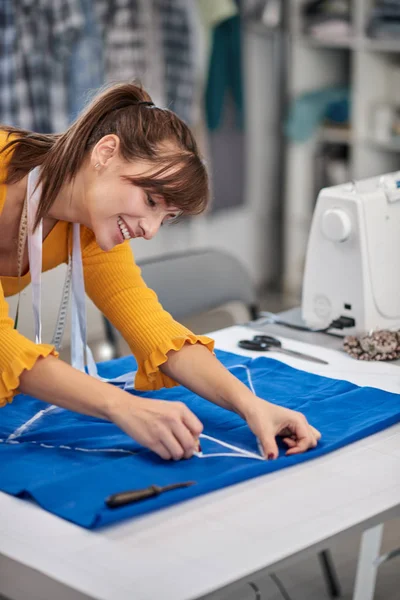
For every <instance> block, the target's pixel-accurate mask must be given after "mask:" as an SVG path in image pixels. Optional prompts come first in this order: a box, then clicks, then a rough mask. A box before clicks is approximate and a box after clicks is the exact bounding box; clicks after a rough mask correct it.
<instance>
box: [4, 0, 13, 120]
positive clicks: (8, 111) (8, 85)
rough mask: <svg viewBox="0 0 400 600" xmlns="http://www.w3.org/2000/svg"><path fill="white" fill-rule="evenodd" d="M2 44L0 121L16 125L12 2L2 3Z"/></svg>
mask: <svg viewBox="0 0 400 600" xmlns="http://www.w3.org/2000/svg"><path fill="white" fill-rule="evenodd" d="M0 44H1V46H0V47H1V51H0V122H1V123H5V124H7V125H15V123H16V118H17V116H16V104H15V97H14V94H15V19H14V9H13V5H12V2H1V3H0Z"/></svg>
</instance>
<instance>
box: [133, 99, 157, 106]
mask: <svg viewBox="0 0 400 600" xmlns="http://www.w3.org/2000/svg"><path fill="white" fill-rule="evenodd" d="M136 104H137V105H142V106H154V102H148V101H147V100H140V102H136Z"/></svg>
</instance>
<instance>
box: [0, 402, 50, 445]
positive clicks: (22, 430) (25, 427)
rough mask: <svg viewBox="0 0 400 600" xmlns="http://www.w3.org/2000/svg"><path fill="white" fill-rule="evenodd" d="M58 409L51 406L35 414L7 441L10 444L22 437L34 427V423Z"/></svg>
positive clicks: (11, 434)
mask: <svg viewBox="0 0 400 600" xmlns="http://www.w3.org/2000/svg"><path fill="white" fill-rule="evenodd" d="M56 408H58V406H53V405H51V406H48V407H47V408H45V409H43V410H39V412H37V413H36V414H34V415H33V417H31V418H30V419H29V420H28V421H26V422H25V423H23V424H22V425H21V426H20V427H17V429H16V430H15V431H13V432H12V433H10V435H9V436H8V438H7V440H6V441H7V442H10V441H11V440H15V439H16V438H18V437H20V436H21V435H22V434H23V433H25V431H27V430H28V429H30V428H31V427H32V425H33V423H35V422H36V421H38V420H39V419H41V418H42V417H43V416H44V415H46V414H48V413H49V412H52V411H53V410H55V409H56Z"/></svg>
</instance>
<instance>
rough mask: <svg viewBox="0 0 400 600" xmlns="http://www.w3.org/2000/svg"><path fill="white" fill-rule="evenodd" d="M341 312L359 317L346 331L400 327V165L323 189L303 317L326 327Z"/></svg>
mask: <svg viewBox="0 0 400 600" xmlns="http://www.w3.org/2000/svg"><path fill="white" fill-rule="evenodd" d="M341 316H346V317H351V318H353V319H354V321H355V325H354V327H351V328H349V329H344V330H343V331H342V333H343V334H345V335H348V334H355V335H359V334H364V333H366V332H368V331H369V330H371V329H377V328H378V329H400V171H398V172H396V173H388V174H386V175H382V176H380V177H371V178H369V179H363V180H360V181H356V182H352V183H346V184H343V185H337V186H333V187H330V188H324V189H322V190H321V191H320V193H319V195H318V200H317V204H316V207H315V211H314V216H313V220H312V225H311V232H310V237H309V241H308V248H307V256H306V265H305V272H304V280H303V297H302V317H303V320H304V321H305V322H306V324H307V325H308V326H310V327H313V328H314V327H315V328H324V327H327V326H328V325H329V324H330V323H331V322H332V321H333V320H334V319H337V318H339V317H341Z"/></svg>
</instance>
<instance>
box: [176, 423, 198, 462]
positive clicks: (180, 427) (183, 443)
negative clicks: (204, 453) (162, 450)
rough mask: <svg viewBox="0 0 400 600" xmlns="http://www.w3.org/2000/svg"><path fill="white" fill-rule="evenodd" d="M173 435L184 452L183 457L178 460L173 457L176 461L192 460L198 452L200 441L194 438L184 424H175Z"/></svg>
mask: <svg viewBox="0 0 400 600" xmlns="http://www.w3.org/2000/svg"><path fill="white" fill-rule="evenodd" d="M172 433H173V435H174V437H175V439H176V441H177V443H178V445H179V447H180V449H181V450H182V455H181V456H178V457H177V458H176V457H175V456H173V458H174V460H179V459H181V458H191V457H192V456H193V453H194V452H195V451H196V450H198V447H199V440H198V437H197V436H194V435H193V434H192V432H191V431H189V429H188V428H187V427H186V425H185V424H184V423H175V424H174V425H173V427H172Z"/></svg>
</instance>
